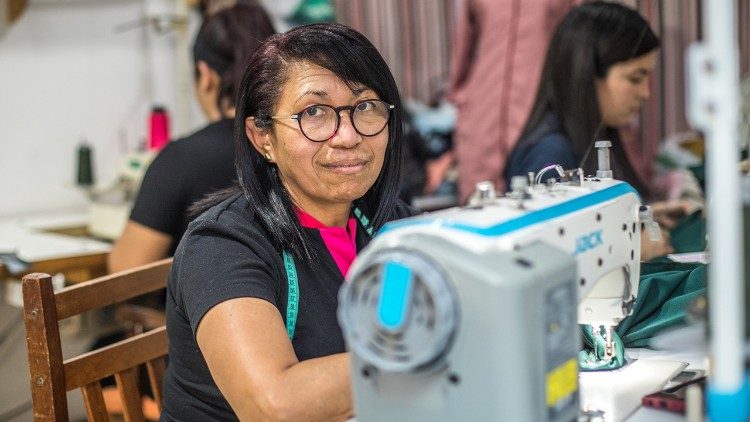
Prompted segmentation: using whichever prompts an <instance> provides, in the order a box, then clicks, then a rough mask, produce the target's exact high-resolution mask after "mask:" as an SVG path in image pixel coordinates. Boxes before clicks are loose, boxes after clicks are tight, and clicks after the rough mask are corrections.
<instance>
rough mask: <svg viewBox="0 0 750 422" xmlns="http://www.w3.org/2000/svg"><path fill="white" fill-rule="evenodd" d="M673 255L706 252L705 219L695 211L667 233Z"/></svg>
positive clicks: (700, 212)
mask: <svg viewBox="0 0 750 422" xmlns="http://www.w3.org/2000/svg"><path fill="white" fill-rule="evenodd" d="M669 236H670V240H671V242H672V247H674V251H675V253H686V252H701V251H705V250H706V219H705V218H704V217H703V212H702V211H700V210H699V211H696V212H694V213H692V214H690V215H688V216H686V217H684V218H683V219H681V220H680V222H679V223H677V225H676V226H675V227H674V228H673V229H672V231H671V232H670V233H669Z"/></svg>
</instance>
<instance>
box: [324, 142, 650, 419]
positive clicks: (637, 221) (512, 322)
mask: <svg viewBox="0 0 750 422" xmlns="http://www.w3.org/2000/svg"><path fill="white" fill-rule="evenodd" d="M607 144H608V143H607ZM599 146H601V147H602V148H604V147H605V146H606V145H598V147H599ZM600 151H601V150H600ZM605 153H606V151H605ZM601 154H602V153H601V152H600V158H603V159H605V161H606V165H603V164H604V161H603V160H601V159H600V171H599V172H598V173H597V175H598V176H599V177H597V178H589V179H584V178H583V177H582V176H580V173H578V174H577V176H576V177H574V180H573V181H571V182H566V183H557V182H551V183H547V184H540V183H537V184H534V185H532V186H525V184H524V183H518V180H523V179H516V180H515V181H514V183H513V185H514V186H513V187H514V190H513V192H511V193H510V194H508V195H506V196H503V197H497V196H496V195H495V194H494V192H493V190H492V189H491V185H489V184H484V185H480V186H478V187H479V189H478V193H477V195H476V197H475V198H474V200H473V201H472V203H471V205H469V206H467V207H462V208H454V209H449V210H445V211H442V212H437V213H432V214H428V215H424V216H419V217H415V218H410V219H406V220H400V221H397V222H393V223H390V224H388V225H386V226H385V227H384V228H383V229H382V230H381V232H380V233H379V234H378V235H377V236H376V238H375V239H374V240H373V241H372V242H371V244H370V245H369V246H368V247H367V248H366V249H365V250H364V251H363V253H361V254H360V255H359V257H358V258H357V260H356V261H355V263H354V265H353V267H352V269H351V271H350V277H349V278H350V283H349V284H348V285H346V286H344V287H343V288H342V291H341V293H340V300H339V303H340V308H339V321H340V323H341V325H342V328H343V331H344V335H345V338H346V340H347V344H348V347H349V349H350V350H351V352H352V371H353V372H352V378H353V381H354V392H355V404H356V411H357V418H358V419H361V420H367V419H369V418H371V417H374V415H377V417H376V418H377V419H380V418H382V419H387V418H388V417H395V418H399V419H400V420H409V419H412V420H424V419H430V420H433V419H437V420H455V419H456V418H463V417H465V416H467V415H469V416H472V417H476V418H479V419H490V420H492V419H498V418H500V419H507V418H511V419H517V420H558V419H561V420H566V419H568V418H571V417H572V416H573V415H575V414H576V413H577V410H578V409H577V395H576V394H575V392H576V391H577V353H578V350H579V349H580V347H579V345H578V342H579V331H578V325H577V323H580V324H591V325H597V326H598V325H604V326H606V327H608V328H610V329H611V327H612V326H615V325H617V324H618V323H619V322H620V321H621V320H622V319H623V318H625V317H626V316H627V315H628V314H629V313H630V310H631V307H632V305H633V302H634V300H635V296H636V294H637V290H638V280H639V271H640V266H639V265H640V263H639V261H640V235H641V230H640V225H641V221H642V220H644V219H646V218H648V217H650V212H649V210H648V208H647V207H642V206H641V203H640V199H639V197H638V195H637V194H636V192H635V191H634V190H633V188H632V187H631V186H630V185H628V184H626V183H624V182H620V181H617V180H614V179H612V178H611V172H610V171H609V169H608V162H609V160H608V157H607V156H606V155H605V156H604V157H601ZM601 167H605V168H604V169H601ZM538 179H539V178H538ZM576 308H577V312H576ZM608 337H609V336H608ZM537 381H538V382H537ZM545 385H546V388H545V387H544V386H545ZM441 396H442V397H441ZM440 402H442V403H446V404H442V405H438V403H440ZM451 403H452V404H451ZM459 403H460V404H459ZM384 409H389V410H384ZM384 412H385V413H384Z"/></svg>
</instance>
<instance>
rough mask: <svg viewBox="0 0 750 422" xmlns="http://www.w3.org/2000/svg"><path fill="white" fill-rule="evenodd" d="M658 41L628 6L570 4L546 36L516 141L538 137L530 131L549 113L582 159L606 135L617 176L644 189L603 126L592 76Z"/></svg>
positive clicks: (524, 143) (649, 49) (612, 135)
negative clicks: (544, 50) (527, 112)
mask: <svg viewBox="0 0 750 422" xmlns="http://www.w3.org/2000/svg"><path fill="white" fill-rule="evenodd" d="M659 45H660V42H659V38H658V37H657V36H656V34H654V32H653V31H652V30H651V28H650V27H649V25H648V23H647V22H646V21H645V20H644V19H643V17H641V15H640V14H638V12H637V11H635V10H633V9H630V8H628V7H626V6H623V5H621V4H617V3H609V2H602V1H594V2H590V3H584V4H582V5H580V6H578V7H575V8H573V9H572V10H571V11H570V12H569V13H568V14H567V15H566V16H565V18H563V20H562V21H561V22H560V24H559V25H558V27H557V29H556V31H555V33H554V35H553V37H552V40H551V41H550V45H549V48H548V50H547V56H546V59H545V62H544V67H543V70H542V77H541V81H540V83H539V90H538V91H537V96H536V99H535V101H534V105H533V107H532V109H531V113H530V115H529V119H528V120H527V122H526V125H525V127H524V129H523V131H522V132H521V137H520V138H519V141H518V147H525V146H527V145H529V144H532V143H534V142H535V141H537V140H538V137H533V136H531V135H532V134H533V132H534V130H535V129H537V128H538V127H539V126H540V124H541V123H542V121H543V120H544V117H545V115H546V114H548V113H551V114H552V115H554V116H555V117H556V118H557V120H558V122H559V124H560V129H561V130H562V131H563V132H564V134H565V135H566V137H567V138H568V139H569V140H570V142H571V146H572V148H573V153H574V154H575V156H576V157H577V158H578V159H579V160H583V159H586V155H587V152H588V149H589V148H590V146H591V145H592V143H593V141H594V139H595V138H597V137H599V138H602V139H605V138H609V139H611V140H612V141H613V142H612V144H613V154H612V156H613V158H614V159H615V160H617V162H618V163H619V164H620V167H621V169H622V171H623V173H624V174H623V175H622V177H623V178H624V179H625V180H627V181H628V182H630V183H631V184H634V185H636V188H640V189H639V191H642V192H643V191H644V190H646V189H645V187H644V186H642V184H641V183H640V181H639V180H638V178H637V176H636V173H635V170H634V169H633V166H632V163H630V162H629V160H628V158H627V155H625V150H624V148H623V145H622V142H620V139H619V134H618V132H617V130H616V129H614V128H607V127H604V124H603V122H602V115H601V112H600V108H599V102H598V101H597V97H596V89H595V84H594V82H595V80H596V79H600V78H604V77H606V76H607V72H608V71H609V69H610V68H611V67H612V65H614V64H616V63H620V62H624V61H628V60H632V59H635V58H638V57H640V56H643V55H645V54H647V53H650V52H652V51H654V50H656V49H657V48H659ZM612 138H615V139H612ZM586 161H587V162H586V163H581V167H583V169H584V170H586V171H587V174H590V173H591V172H592V171H593V167H594V162H593V161H594V160H586Z"/></svg>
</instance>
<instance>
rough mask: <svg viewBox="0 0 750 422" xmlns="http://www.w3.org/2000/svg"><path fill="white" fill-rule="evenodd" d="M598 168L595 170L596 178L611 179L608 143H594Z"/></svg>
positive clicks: (610, 144) (609, 144) (610, 145)
mask: <svg viewBox="0 0 750 422" xmlns="http://www.w3.org/2000/svg"><path fill="white" fill-rule="evenodd" d="M594 147H595V148H596V155H597V160H598V164H599V168H598V169H597V170H596V177H597V178H600V179H611V178H612V177H613V174H612V168H611V167H610V162H609V149H610V148H611V147H612V142H610V141H596V143H594Z"/></svg>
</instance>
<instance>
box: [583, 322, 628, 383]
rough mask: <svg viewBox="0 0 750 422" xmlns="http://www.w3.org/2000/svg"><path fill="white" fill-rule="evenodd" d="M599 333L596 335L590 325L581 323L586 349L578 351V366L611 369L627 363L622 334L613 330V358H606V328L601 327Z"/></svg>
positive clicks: (593, 369) (588, 368) (598, 369)
mask: <svg viewBox="0 0 750 422" xmlns="http://www.w3.org/2000/svg"><path fill="white" fill-rule="evenodd" d="M599 329H600V331H599V333H598V334H599V335H597V336H595V335H594V333H593V329H592V328H591V326H590V325H581V334H582V337H583V344H584V349H583V350H581V351H580V352H579V353H578V367H579V368H580V369H581V371H587V372H588V371H611V370H613V369H617V368H620V367H622V366H623V365H624V364H625V348H623V346H622V340H621V339H620V336H619V335H618V334H617V333H616V332H615V331H613V332H612V347H613V348H614V349H615V353H614V356H613V357H612V358H611V359H604V352H605V350H606V346H607V341H606V337H607V336H606V330H604V327H599Z"/></svg>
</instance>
